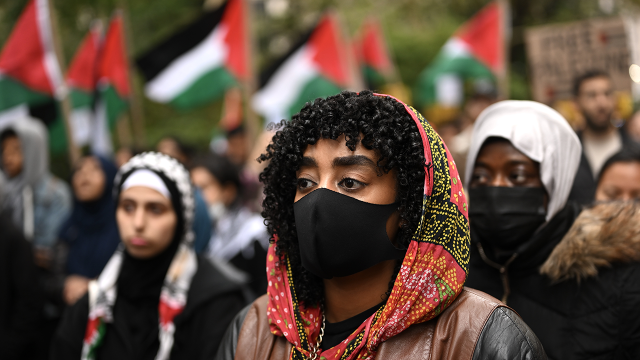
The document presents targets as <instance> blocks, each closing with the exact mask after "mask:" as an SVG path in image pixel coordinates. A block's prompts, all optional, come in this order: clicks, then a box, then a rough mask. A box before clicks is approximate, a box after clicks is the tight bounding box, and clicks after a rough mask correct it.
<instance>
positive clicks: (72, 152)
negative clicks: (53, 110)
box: [49, 0, 80, 167]
mask: <svg viewBox="0 0 640 360" xmlns="http://www.w3.org/2000/svg"><path fill="white" fill-rule="evenodd" d="M49 20H50V21H51V33H52V39H53V47H54V51H55V53H56V57H57V58H58V64H59V66H60V74H61V75H62V76H63V87H64V88H63V89H54V95H55V96H56V98H58V97H60V98H58V99H57V100H58V101H60V109H61V110H62V118H63V121H64V125H65V126H64V127H65V132H66V135H67V145H68V150H69V161H70V162H71V164H70V165H71V167H73V166H74V165H75V164H76V162H77V161H78V159H80V149H79V148H78V146H77V145H76V143H75V139H74V137H73V128H72V127H71V99H70V98H69V88H68V87H67V85H66V81H65V80H64V73H63V72H62V64H63V63H64V54H63V53H62V42H61V40H60V31H59V28H58V17H57V16H56V13H55V7H54V6H53V0H49Z"/></svg>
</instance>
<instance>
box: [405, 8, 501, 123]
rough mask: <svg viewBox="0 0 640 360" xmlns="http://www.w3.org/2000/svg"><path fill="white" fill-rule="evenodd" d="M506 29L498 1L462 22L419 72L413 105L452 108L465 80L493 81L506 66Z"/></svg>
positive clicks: (461, 95) (459, 99)
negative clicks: (504, 46)
mask: <svg viewBox="0 0 640 360" xmlns="http://www.w3.org/2000/svg"><path fill="white" fill-rule="evenodd" d="M505 29H506V9H504V8H503V7H502V6H501V5H500V4H499V3H498V2H497V1H494V2H491V3H489V4H488V5H486V6H485V7H484V8H482V9H481V10H480V11H479V12H478V13H477V14H476V15H475V16H474V17H473V18H471V19H470V20H468V21H467V22H466V23H465V24H463V25H462V26H461V27H460V28H459V29H458V30H457V31H456V33H455V34H454V35H453V36H452V37H451V38H450V39H449V40H448V41H447V42H446V43H445V45H444V47H443V48H442V49H441V50H440V53H439V54H438V55H437V56H436V58H435V60H434V61H433V62H432V63H431V65H429V67H427V68H426V69H425V70H424V71H423V72H422V73H421V74H420V76H419V78H418V84H417V86H416V89H415V91H414V98H415V99H414V100H415V103H416V105H417V106H419V107H422V108H424V107H429V106H432V105H440V106H442V107H445V108H447V107H448V108H455V107H458V106H460V105H461V104H462V102H463V100H464V83H465V81H468V80H470V81H478V82H479V84H482V83H487V82H492V83H495V78H496V76H500V75H502V74H503V73H504V72H505V69H506V66H505V54H504V49H503V44H504V38H505V33H506V30H505ZM425 111H426V110H425ZM426 112H427V113H428V112H429V111H426Z"/></svg>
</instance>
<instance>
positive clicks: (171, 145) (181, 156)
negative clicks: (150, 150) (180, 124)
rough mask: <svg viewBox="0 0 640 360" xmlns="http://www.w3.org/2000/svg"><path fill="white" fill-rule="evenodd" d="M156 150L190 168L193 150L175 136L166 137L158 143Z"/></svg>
mask: <svg viewBox="0 0 640 360" xmlns="http://www.w3.org/2000/svg"><path fill="white" fill-rule="evenodd" d="M156 150H157V151H158V152H160V153H163V154H166V155H169V156H171V157H172V158H174V159H176V160H178V161H180V162H181V163H182V164H183V165H184V166H189V165H190V161H191V157H192V156H193V148H192V147H191V146H189V145H187V144H185V143H184V142H182V141H181V140H180V139H178V138H177V137H175V136H165V137H163V138H162V139H160V141H159V142H158V145H157V146H156Z"/></svg>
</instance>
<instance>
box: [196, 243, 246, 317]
mask: <svg viewBox="0 0 640 360" xmlns="http://www.w3.org/2000/svg"><path fill="white" fill-rule="evenodd" d="M243 275H244V273H240V272H239V270H237V269H235V268H233V266H232V265H231V264H227V263H224V262H222V261H221V260H215V259H214V260H210V259H207V258H205V257H203V256H201V255H198V270H197V271H196V274H195V275H194V276H193V280H192V282H191V288H190V289H189V298H190V299H191V305H197V304H196V303H201V302H206V301H208V300H210V299H212V298H219V297H225V296H227V295H230V296H235V297H240V298H244V299H245V300H246V298H248V294H247V287H246V275H244V276H243Z"/></svg>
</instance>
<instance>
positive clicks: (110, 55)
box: [92, 13, 131, 154]
mask: <svg viewBox="0 0 640 360" xmlns="http://www.w3.org/2000/svg"><path fill="white" fill-rule="evenodd" d="M97 93H98V100H97V102H96V109H95V120H94V121H95V122H94V124H93V129H94V130H93V132H94V133H93V134H92V136H93V138H92V148H93V150H94V151H95V152H97V153H100V154H109V153H111V152H113V145H112V143H111V132H110V129H113V128H114V127H115V124H116V122H117V121H118V119H119V117H120V116H121V115H122V114H123V113H124V112H125V111H126V110H127V108H128V107H129V97H130V96H131V89H130V85H129V60H128V57H127V52H126V46H125V38H124V29H123V23H122V15H121V14H120V13H116V14H115V15H114V16H113V18H112V19H111V23H110V24H109V29H108V30H107V33H106V36H105V38H104V41H103V43H102V47H101V49H100V51H99V57H98V61H97Z"/></svg>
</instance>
